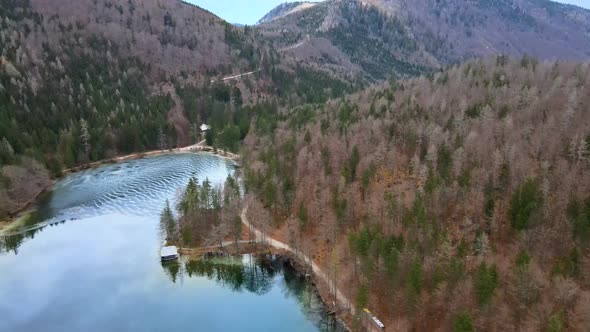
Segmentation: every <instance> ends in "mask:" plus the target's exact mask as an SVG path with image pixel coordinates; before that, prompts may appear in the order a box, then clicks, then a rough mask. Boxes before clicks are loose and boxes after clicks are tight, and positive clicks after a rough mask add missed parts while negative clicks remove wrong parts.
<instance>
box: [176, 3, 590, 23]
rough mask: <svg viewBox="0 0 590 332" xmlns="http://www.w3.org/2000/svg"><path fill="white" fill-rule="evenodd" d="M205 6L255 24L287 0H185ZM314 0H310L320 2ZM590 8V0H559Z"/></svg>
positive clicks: (233, 20)
mask: <svg viewBox="0 0 590 332" xmlns="http://www.w3.org/2000/svg"><path fill="white" fill-rule="evenodd" d="M185 1H187V2H190V3H193V4H195V5H197V6H199V7H201V8H204V9H206V10H208V11H210V12H212V13H213V14H215V15H217V16H219V17H221V18H222V19H224V20H226V21H227V22H229V23H234V24H249V25H253V24H256V22H258V20H259V19H261V18H262V17H263V16H264V15H266V14H267V13H268V12H269V11H271V10H272V9H273V8H275V7H276V6H278V5H280V4H281V3H284V2H294V1H286V0H185ZM319 1H321V0H312V1H310V2H319ZM557 2H561V3H568V4H572V5H576V6H580V7H582V8H586V9H590V0H558V1H557Z"/></svg>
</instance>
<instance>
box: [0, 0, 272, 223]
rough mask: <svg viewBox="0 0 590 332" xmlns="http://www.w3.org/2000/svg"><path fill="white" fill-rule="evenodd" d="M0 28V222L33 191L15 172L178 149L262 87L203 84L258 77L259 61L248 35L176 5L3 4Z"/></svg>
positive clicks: (89, 0) (39, 0)
mask: <svg viewBox="0 0 590 332" xmlns="http://www.w3.org/2000/svg"><path fill="white" fill-rule="evenodd" d="M0 25H1V26H2V30H1V31H0V40H1V41H2V43H0V54H1V59H0V107H1V111H0V142H1V144H0V170H1V171H0V174H1V176H0V180H1V181H0V186H1V189H2V190H1V191H0V195H1V196H2V197H1V199H0V216H1V215H3V214H4V213H14V212H15V211H16V210H18V207H19V206H20V205H21V204H23V203H25V202H26V201H28V199H30V197H31V196H34V195H35V194H36V192H37V191H38V190H39V189H40V188H27V184H26V183H23V181H20V180H19V179H20V178H22V177H21V176H20V175H18V174H21V173H23V172H25V171H28V170H38V172H37V173H39V174H43V177H44V178H46V177H47V173H46V172H44V171H43V170H42V168H43V167H42V166H41V165H38V164H37V163H34V164H33V162H32V161H31V159H30V158H33V159H36V160H38V161H40V162H41V164H44V165H45V166H46V167H48V168H49V169H50V171H51V173H52V174H53V175H59V174H60V173H61V171H62V169H63V168H69V167H73V166H75V165H78V164H81V163H85V162H88V161H94V160H100V159H105V158H111V157H113V156H115V155H117V154H125V153H131V152H141V151H145V150H150V149H161V148H170V147H175V146H177V145H186V144H189V143H190V142H192V141H194V140H195V136H194V135H193V134H192V128H193V125H194V124H196V123H198V122H199V121H209V120H210V117H211V114H212V113H213V110H216V112H219V113H221V115H219V116H217V118H216V119H217V122H216V123H223V124H225V123H231V122H232V121H233V120H230V119H232V118H233V117H234V116H235V113H230V112H229V110H230V109H233V108H234V105H235V104H240V103H241V102H242V101H241V100H242V96H243V97H244V98H248V97H249V95H248V91H252V90H255V89H256V87H257V86H260V85H258V84H257V83H256V79H254V82H255V83H253V84H252V86H251V89H250V90H248V89H244V94H242V93H241V92H238V90H236V88H234V87H231V86H229V85H224V84H211V83H210V82H211V79H214V78H215V77H219V76H222V75H228V74H232V73H234V72H241V71H248V70H251V68H257V67H258V66H259V64H260V59H261V58H262V56H263V55H262V54H263V53H264V52H265V51H264V49H263V48H261V47H259V46H258V45H257V44H256V42H255V40H254V39H255V38H254V35H253V33H252V32H251V31H245V30H244V29H238V28H234V27H233V26H231V25H229V24H227V23H225V22H223V21H222V20H220V19H219V18H217V17H215V16H213V15H212V14H210V13H208V12H206V11H204V10H201V9H200V8H197V7H195V6H192V5H188V4H184V3H180V2H176V1H174V2H166V3H161V2H159V1H155V0H153V1H133V0H132V1H126V2H124V3H121V4H119V3H117V2H111V1H106V2H103V1H93V0H80V1H68V0H60V1H44V0H33V1H21V0H7V1H2V3H0ZM209 96H214V97H215V98H210V97H209ZM219 126H221V124H220V125H219ZM218 132H221V128H218ZM23 156H27V158H23ZM31 165H33V166H31ZM15 167H16V168H19V167H21V168H19V169H20V170H19V171H15V170H14V169H15ZM33 173H34V172H33ZM35 182H36V183H39V184H40V185H41V184H43V183H47V182H48V181H41V180H39V181H35ZM33 187H35V186H33Z"/></svg>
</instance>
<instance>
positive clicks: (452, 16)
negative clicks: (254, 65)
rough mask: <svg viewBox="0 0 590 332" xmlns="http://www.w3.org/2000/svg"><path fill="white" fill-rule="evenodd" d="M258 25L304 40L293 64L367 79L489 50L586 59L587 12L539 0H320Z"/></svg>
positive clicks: (279, 36) (287, 41)
mask: <svg viewBox="0 0 590 332" xmlns="http://www.w3.org/2000/svg"><path fill="white" fill-rule="evenodd" d="M261 28H262V29H263V31H264V33H265V35H266V36H268V37H269V38H270V39H272V40H274V41H275V43H276V44H277V45H281V46H280V47H286V46H289V45H295V44H297V43H299V42H301V41H305V40H307V41H308V42H307V43H304V44H303V45H301V46H300V47H298V48H296V49H293V50H291V51H290V52H289V53H290V54H291V55H292V56H293V58H294V59H295V61H302V62H311V63H316V64H318V65H321V64H325V63H328V64H332V65H335V66H340V67H342V71H347V70H348V71H352V72H356V73H360V74H362V75H363V76H364V77H365V78H366V79H368V80H382V79H385V78H388V77H389V76H390V75H392V74H393V75H397V76H409V75H415V74H416V73H417V72H423V71H425V70H427V69H428V68H439V67H444V66H446V65H448V64H451V63H456V62H461V61H464V60H466V59H470V58H474V57H481V56H489V55H496V54H507V55H512V56H522V55H524V54H529V55H531V56H533V57H537V58H539V59H541V60H553V59H570V60H573V59H587V58H589V57H590V11H588V10H585V9H582V8H579V7H575V6H568V5H562V4H558V3H554V2H551V1H545V0H485V1H468V2H465V1H457V0H416V1H414V0H412V1H409V0H391V1H384V0H366V1H361V0H328V1H325V2H322V3H319V4H317V5H316V6H313V7H311V8H308V9H304V10H300V11H297V12H294V13H292V14H288V15H283V16H282V17H279V18H277V19H274V20H272V21H270V22H266V23H264V24H262V25H261ZM334 49H337V51H334ZM349 63H352V64H353V66H350V65H349ZM359 67H360V68H359Z"/></svg>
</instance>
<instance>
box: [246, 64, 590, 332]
mask: <svg viewBox="0 0 590 332" xmlns="http://www.w3.org/2000/svg"><path fill="white" fill-rule="evenodd" d="M589 108H590V66H589V64H588V63H584V64H575V63H567V62H561V63H559V62H555V63H548V64H541V63H538V62H537V61H536V60H532V59H530V58H528V57H524V58H522V59H519V60H509V59H508V58H507V57H503V56H500V57H495V58H493V59H490V60H477V61H472V62H469V63H467V64H463V65H456V66H452V67H450V68H449V69H448V70H445V71H442V72H438V73H436V74H433V75H429V76H423V77H419V78H414V79H409V80H401V81H395V82H392V83H390V84H387V85H384V86H380V87H374V88H370V89H368V90H365V91H363V92H361V93H357V94H354V95H351V96H349V97H346V98H341V99H336V100H332V101H330V102H329V103H327V104H325V105H309V106H300V107H296V108H290V109H288V110H287V111H284V112H277V113H275V114H273V115H267V116H264V117H263V116H258V117H257V118H256V119H255V120H254V122H253V128H252V130H251V131H250V134H249V136H248V137H247V138H246V141H245V142H246V143H245V144H246V152H245V155H246V156H245V160H244V162H245V170H244V174H245V183H246V189H247V191H248V192H249V194H250V195H254V197H255V199H254V201H253V203H251V204H252V205H251V207H250V210H251V211H254V212H252V213H256V218H251V220H257V222H258V223H259V225H266V227H269V228H270V229H274V230H275V231H274V234H275V236H276V237H279V238H282V239H283V241H285V242H286V243H290V244H291V245H292V246H295V247H297V248H298V249H299V250H301V251H303V252H305V253H309V256H310V257H313V258H314V260H315V261H316V262H317V263H319V264H320V265H321V266H323V268H325V271H330V272H329V273H330V274H331V278H333V280H334V283H335V284H336V285H337V286H338V287H339V288H340V290H342V291H344V292H345V293H346V296H348V297H349V298H350V299H352V300H353V301H354V302H355V303H354V305H355V306H357V307H358V308H364V307H368V308H370V309H371V310H372V311H374V312H375V313H376V314H377V316H378V317H379V318H380V319H381V320H382V321H384V323H385V325H386V326H388V330H391V331H405V330H417V331H433V330H437V329H441V330H446V331H448V330H455V331H474V330H491V331H493V330H497V331H515V330H519V331H565V330H568V331H587V330H589V329H590V316H589V315H588V312H590V279H588V276H589V275H590V254H589V251H588V248H589V245H590V218H589V216H590V172H589V170H590V113H589V112H588V110H589ZM261 227H262V226H261Z"/></svg>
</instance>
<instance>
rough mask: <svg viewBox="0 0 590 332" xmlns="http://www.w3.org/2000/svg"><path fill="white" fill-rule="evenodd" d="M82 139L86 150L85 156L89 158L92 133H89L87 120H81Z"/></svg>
mask: <svg viewBox="0 0 590 332" xmlns="http://www.w3.org/2000/svg"><path fill="white" fill-rule="evenodd" d="M80 139H81V140H82V147H83V149H84V154H85V155H86V157H87V158H88V155H89V154H90V148H91V147H90V133H89V132H88V123H87V122H86V120H84V119H81V120H80Z"/></svg>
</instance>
